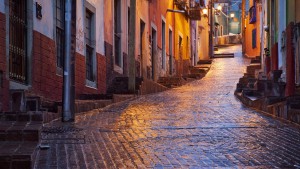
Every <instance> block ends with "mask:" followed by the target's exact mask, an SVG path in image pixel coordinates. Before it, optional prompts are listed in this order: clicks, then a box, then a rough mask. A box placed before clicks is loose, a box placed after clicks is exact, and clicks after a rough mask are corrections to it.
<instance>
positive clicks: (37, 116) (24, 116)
mask: <svg viewBox="0 0 300 169" xmlns="http://www.w3.org/2000/svg"><path fill="white" fill-rule="evenodd" d="M0 121H18V122H31V121H32V122H42V121H43V112H0Z"/></svg>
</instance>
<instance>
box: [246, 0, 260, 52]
mask: <svg viewBox="0 0 300 169" xmlns="http://www.w3.org/2000/svg"><path fill="white" fill-rule="evenodd" d="M252 5H253V2H252V1H250V7H251V6H252ZM261 11H262V10H261V8H259V6H257V5H256V22H255V23H254V24H249V19H250V16H249V15H248V16H247V19H246V31H245V37H244V38H245V45H246V46H245V47H246V52H245V55H246V56H247V57H255V56H259V55H260V45H261V41H260V38H259V37H260V13H261ZM253 29H256V47H255V48H252V30H253Z"/></svg>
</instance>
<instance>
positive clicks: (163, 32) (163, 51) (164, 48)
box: [161, 21, 166, 69]
mask: <svg viewBox="0 0 300 169" xmlns="http://www.w3.org/2000/svg"><path fill="white" fill-rule="evenodd" d="M161 36H162V37H161V40H162V60H161V62H162V65H161V68H162V69H165V67H166V66H165V65H166V23H165V22H164V21H162V25H161Z"/></svg>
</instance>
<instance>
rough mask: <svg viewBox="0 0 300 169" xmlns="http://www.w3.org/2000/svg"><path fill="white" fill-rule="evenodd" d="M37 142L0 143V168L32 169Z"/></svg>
mask: <svg viewBox="0 0 300 169" xmlns="http://www.w3.org/2000/svg"><path fill="white" fill-rule="evenodd" d="M37 148H38V142H32V141H30V142H26V141H0V168H5V169H16V168H22V169H32V168H33V167H34V161H35V157H36V153H37Z"/></svg>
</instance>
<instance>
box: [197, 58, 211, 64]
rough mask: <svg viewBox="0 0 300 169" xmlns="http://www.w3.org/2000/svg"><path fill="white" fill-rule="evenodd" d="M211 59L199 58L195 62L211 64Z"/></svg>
mask: <svg viewBox="0 0 300 169" xmlns="http://www.w3.org/2000/svg"><path fill="white" fill-rule="evenodd" d="M212 61H213V60H212V59H208V60H199V61H198V62H197V64H211V63H212Z"/></svg>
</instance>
